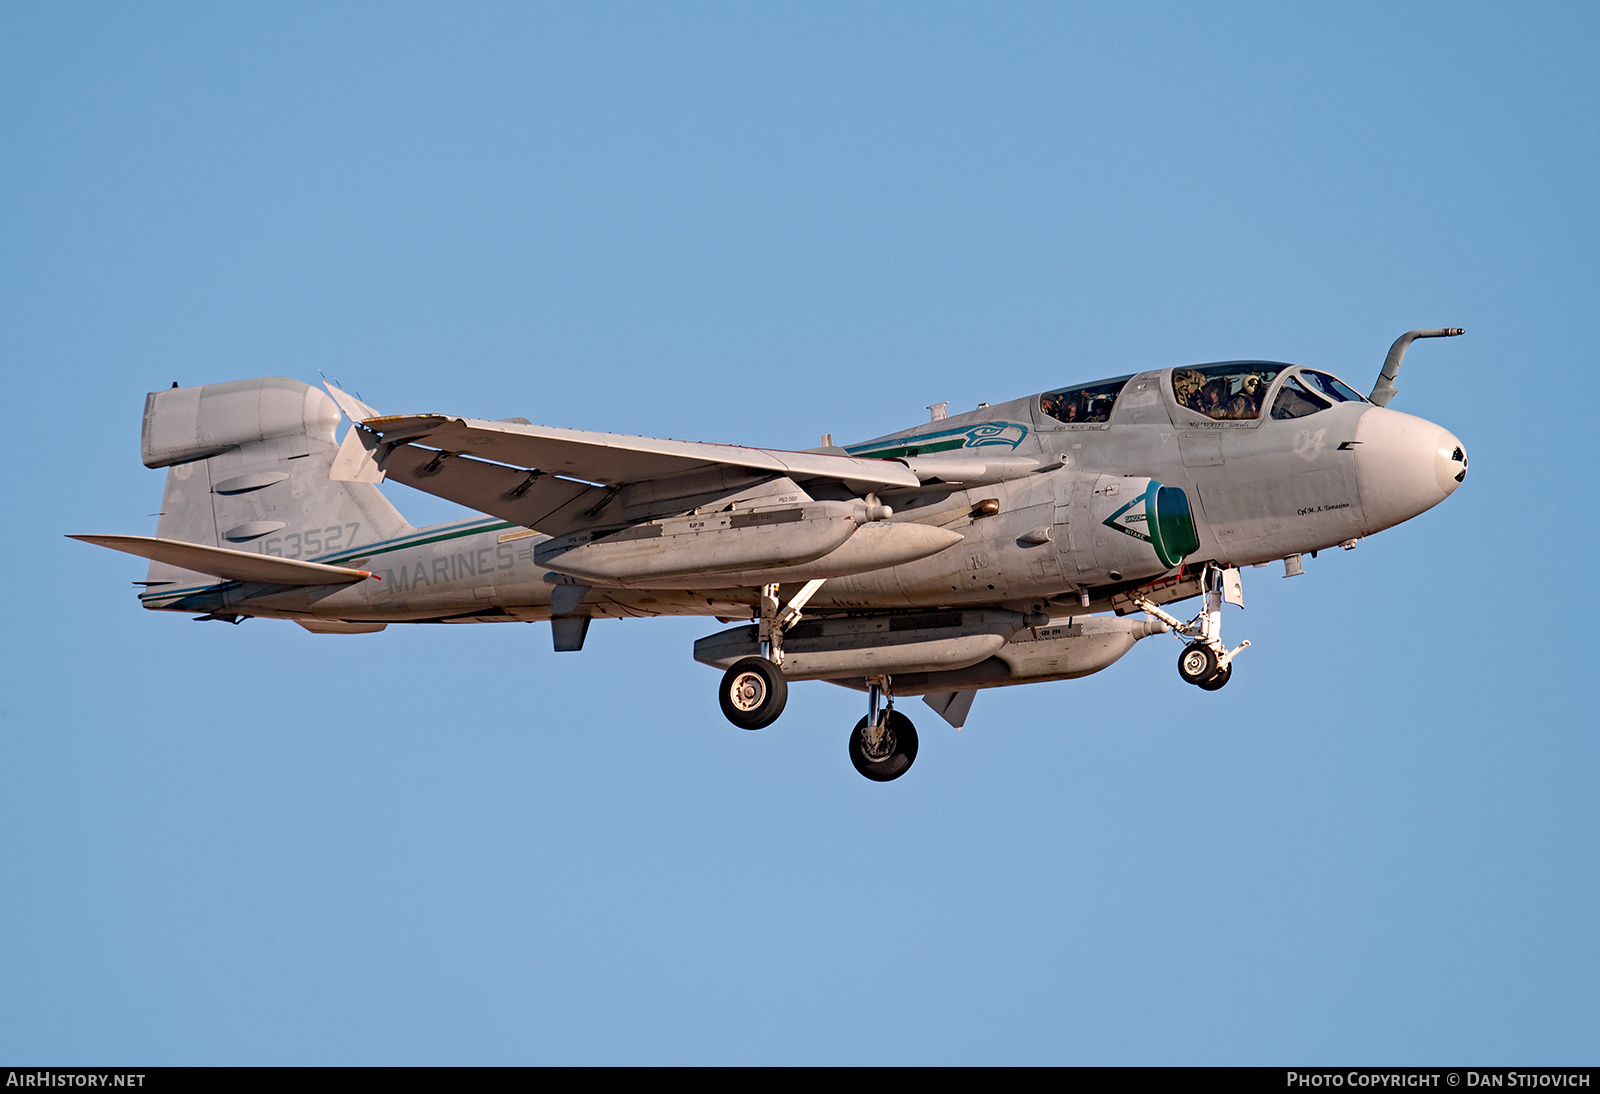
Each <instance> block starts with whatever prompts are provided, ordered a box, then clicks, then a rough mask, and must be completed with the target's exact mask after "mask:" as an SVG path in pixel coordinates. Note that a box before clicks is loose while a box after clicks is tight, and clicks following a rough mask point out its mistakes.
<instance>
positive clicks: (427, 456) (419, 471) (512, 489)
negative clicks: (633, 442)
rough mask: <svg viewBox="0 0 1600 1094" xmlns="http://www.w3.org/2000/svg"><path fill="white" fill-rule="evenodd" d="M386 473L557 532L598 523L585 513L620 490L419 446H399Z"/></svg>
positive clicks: (514, 520)
mask: <svg viewBox="0 0 1600 1094" xmlns="http://www.w3.org/2000/svg"><path fill="white" fill-rule="evenodd" d="M384 472H385V473H386V474H387V475H388V477H389V478H390V479H392V480H393V481H395V482H400V483H404V484H405V485H407V486H411V487H415V488H416V489H418V490H421V491H422V492H423V493H426V494H433V495H434V496H435V497H441V498H446V499H448V500H450V501H453V502H456V503H457V504H458V505H465V506H468V507H470V508H473V509H476V510H477V511H478V512H480V513H488V514H489V515H490V516H493V517H499V518H500V519H501V520H509V521H510V522H511V523H513V524H520V525H523V526H524V527H527V528H537V529H538V530H539V531H541V532H544V533H546V534H547V535H553V536H558V535H565V534H566V533H567V532H571V531H576V530H577V529H579V528H582V527H584V526H585V525H587V524H589V523H592V519H590V518H588V517H586V515H585V514H587V513H588V511H589V510H592V509H594V508H595V507H596V506H597V505H602V504H604V503H605V502H606V501H608V500H610V497H611V495H612V494H613V493H614V492H613V491H611V490H609V489H607V488H605V487H603V486H593V485H591V484H589V483H586V482H573V481H572V480H571V479H561V478H557V477H556V476H554V475H546V474H538V475H536V474H534V473H533V472H529V471H520V470H518V469H517V468H515V467H506V466H505V465H503V464H497V463H484V462H483V461H482V460H475V459H472V458H471V457H469V456H445V455H443V453H440V452H435V451H432V450H431V449H426V448H417V447H415V446H413V445H400V446H399V447H398V448H396V449H395V450H394V451H393V452H392V453H391V454H390V455H389V459H388V462H387V463H385V464H384Z"/></svg>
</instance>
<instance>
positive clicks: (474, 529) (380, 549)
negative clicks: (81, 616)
mask: <svg viewBox="0 0 1600 1094" xmlns="http://www.w3.org/2000/svg"><path fill="white" fill-rule="evenodd" d="M520 527H521V525H518V524H512V523H511V522H510V521H508V520H491V521H490V522H489V523H487V524H478V525H468V526H467V527H464V528H455V529H451V530H450V531H446V532H436V533H434V534H432V535H426V536H422V537H421V538H417V539H409V538H405V537H402V538H400V539H397V540H383V541H380V542H378V543H374V544H371V545H370V546H367V547H363V548H361V549H360V550H358V551H344V552H341V553H339V554H336V555H327V556H324V557H323V558H310V559H306V561H307V562H320V563H323V564H324V565H327V566H337V565H339V564H340V563H344V562H349V561H350V560H351V559H357V558H360V559H367V558H372V557H373V556H374V555H386V554H388V553H390V552H391V551H405V550H409V549H410V548H412V547H426V546H427V545H428V544H430V543H443V542H445V541H446V540H452V539H464V538H466V537H467V536H476V535H481V534H483V533H484V532H498V531H500V530H501V529H502V528H520ZM263 557H265V558H275V557H278V556H275V555H265V556H263ZM241 584H244V582H240V581H218V582H215V583H213V584H210V585H193V586H190V587H189V588H187V589H163V590H162V591H160V592H144V593H140V594H139V599H140V600H167V599H172V598H181V597H185V596H192V595H193V594H195V593H201V592H206V591H208V590H211V589H219V588H222V587H223V586H224V585H241ZM251 584H262V583H261V582H251ZM276 584H286V583H285V582H278V583H276Z"/></svg>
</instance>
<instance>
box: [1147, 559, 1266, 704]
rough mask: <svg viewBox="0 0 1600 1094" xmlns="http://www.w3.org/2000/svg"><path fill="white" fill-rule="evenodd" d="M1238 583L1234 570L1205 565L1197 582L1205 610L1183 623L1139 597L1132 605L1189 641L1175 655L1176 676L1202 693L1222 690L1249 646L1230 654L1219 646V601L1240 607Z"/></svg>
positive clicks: (1240, 646)
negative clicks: (1238, 658) (1234, 661)
mask: <svg viewBox="0 0 1600 1094" xmlns="http://www.w3.org/2000/svg"><path fill="white" fill-rule="evenodd" d="M1238 580H1239V579H1238V571H1237V570H1230V569H1226V568H1224V567H1221V566H1218V565H1216V564H1215V563H1207V564H1206V568H1205V570H1204V572H1203V573H1202V574H1201V579H1200V581H1201V587H1202V588H1203V589H1204V590H1205V606H1204V607H1202V608H1201V609H1200V614H1199V615H1197V616H1195V617H1194V618H1193V619H1191V620H1189V622H1187V623H1184V622H1181V621H1180V620H1178V619H1177V618H1176V617H1174V616H1172V615H1169V614H1167V613H1166V612H1164V611H1162V610H1161V609H1160V608H1158V607H1156V606H1155V605H1154V604H1152V603H1150V601H1148V600H1146V599H1145V598H1143V597H1140V598H1138V599H1137V600H1135V601H1134V605H1135V606H1136V607H1137V608H1138V609H1139V610H1140V611H1142V612H1144V613H1145V614H1146V615H1148V616H1151V617H1152V618H1155V619H1159V620H1161V622H1163V623H1165V624H1166V625H1167V626H1169V627H1171V628H1172V632H1173V633H1174V634H1176V635H1178V636H1179V637H1182V638H1188V639H1190V640H1191V641H1190V642H1189V644H1188V645H1187V646H1185V647H1184V648H1183V652H1182V653H1181V654H1179V655H1178V675H1179V676H1181V677H1183V680H1184V683H1187V684H1193V685H1195V686H1196V687H1198V688H1199V689H1200V690H1202V691H1217V690H1220V689H1221V688H1222V687H1224V686H1225V685H1226V684H1227V682H1228V681H1229V680H1231V679H1232V678H1233V659H1234V658H1235V657H1237V656H1239V654H1241V653H1243V652H1244V651H1245V649H1247V648H1248V647H1249V645H1250V642H1249V640H1248V639H1246V640H1245V641H1243V642H1240V643H1239V644H1238V645H1237V646H1235V647H1233V649H1231V650H1230V649H1228V647H1227V646H1224V645H1223V644H1222V602H1223V600H1224V599H1225V598H1226V599H1230V600H1233V602H1234V603H1236V604H1240V605H1241V606H1242V605H1243V603H1244V598H1243V594H1242V593H1241V592H1239V585H1238ZM1230 586H1231V587H1230ZM1235 596H1237V599H1235Z"/></svg>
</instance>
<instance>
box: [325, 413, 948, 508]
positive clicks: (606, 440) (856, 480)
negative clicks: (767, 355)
mask: <svg viewBox="0 0 1600 1094" xmlns="http://www.w3.org/2000/svg"><path fill="white" fill-rule="evenodd" d="M361 425H362V426H363V427H365V428H366V429H367V430H370V431H371V433H369V434H368V437H369V438H370V437H371V435H372V434H376V435H377V437H378V438H380V439H381V442H382V443H381V444H372V443H371V441H370V440H369V441H368V444H370V445H371V447H370V449H367V451H368V452H369V453H370V456H371V459H370V460H368V459H366V457H364V456H363V455H362V449H365V448H367V445H359V444H357V445H352V444H351V443H350V441H349V439H348V438H347V439H346V445H347V448H348V450H349V453H350V456H351V458H350V459H349V460H345V461H342V463H341V464H340V465H336V466H337V467H338V468H339V469H338V470H336V472H335V474H336V476H337V477H345V476H349V477H351V478H358V477H362V476H365V478H366V480H367V481H375V479H376V478H377V477H378V476H377V475H376V474H373V473H372V472H374V471H375V470H376V466H381V467H382V473H383V474H386V475H387V476H388V477H389V478H392V479H396V480H398V481H399V482H403V483H405V484H406V485H408V486H414V487H416V488H417V489H419V490H423V491H426V492H427V493H430V494H434V495H436V496H438V497H443V498H448V499H450V500H451V501H455V502H458V503H460V504H462V505H466V506H470V507H471V508H473V509H476V510H478V511H479V512H482V513H489V514H491V515H493V516H497V517H501V518H502V519H505V520H509V521H512V522H513V523H516V524H521V525H523V526H525V527H528V528H534V529H537V530H538V531H540V532H544V533H547V534H549V535H561V534H564V533H566V532H569V531H573V530H575V529H578V528H582V527H584V526H586V525H589V524H592V523H593V522H594V521H595V519H596V516H597V514H598V513H599V510H600V509H601V508H603V507H604V506H605V505H606V504H608V502H609V501H610V499H611V498H612V497H614V496H615V494H616V492H617V489H618V488H620V487H622V486H626V485H628V484H631V483H642V482H650V481H654V480H658V479H670V478H674V477H677V476H688V475H693V474H695V473H697V472H711V473H714V472H717V471H719V470H720V471H726V472H728V477H729V479H733V478H744V477H748V478H750V479H759V478H761V477H766V476H787V477H789V478H791V479H793V480H794V481H795V482H797V483H803V482H806V481H808V480H811V481H815V480H819V479H820V480H827V481H832V482H839V483H843V484H845V485H846V486H848V487H849V488H851V489H852V490H855V491H858V492H862V493H865V492H866V491H870V490H878V489H883V488H885V487H891V486H900V487H916V486H918V485H919V484H920V480H919V479H918V478H917V476H916V474H915V473H914V472H913V471H912V470H911V469H910V468H909V467H907V466H906V465H905V464H903V463H900V462H898V461H891V460H872V459H862V458H859V457H855V456H840V455H834V454H832V453H827V452H786V451H783V450H780V449H771V448H745V447H742V446H740V445H732V444H710V443H706V442H701V441H674V440H666V439H663V438H659V437H634V436H628V435H625V434H619V433H595V432H589V431H586V430H581V429H559V428H555V427H552V426H538V425H528V424H525V423H519V422H514V421H512V422H490V421H482V420H479V419H474V418H455V417H450V416H448V415H442V414H409V415H392V416H385V417H376V418H367V419H365V420H363V421H362V422H361ZM352 432H354V431H352ZM385 448H387V449H388V451H387V454H384V453H383V449H385ZM473 457H476V458H473ZM487 461H493V462H487ZM366 463H371V464H374V466H371V467H366V469H365V470H361V469H359V467H360V466H365V464H366ZM358 465H359V466H358Z"/></svg>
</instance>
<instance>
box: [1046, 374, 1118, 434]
mask: <svg viewBox="0 0 1600 1094" xmlns="http://www.w3.org/2000/svg"><path fill="white" fill-rule="evenodd" d="M1131 379H1133V377H1132V376H1118V377H1117V378H1116V379H1114V380H1100V381H1098V382H1096V383H1093V384H1080V385H1079V386H1078V387H1066V388H1062V389H1061V390H1060V391H1047V392H1045V393H1044V394H1043V395H1041V396H1039V409H1040V410H1042V411H1044V412H1045V413H1046V414H1048V415H1050V417H1052V418H1054V419H1055V420H1056V421H1058V422H1066V423H1067V424H1069V425H1077V424H1080V423H1089V422H1104V421H1109V420H1110V419H1111V408H1112V407H1114V406H1116V405H1117V395H1118V394H1119V393H1120V392H1121V391H1122V386H1123V385H1124V384H1126V383H1127V382H1128V381H1129V380H1131Z"/></svg>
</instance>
